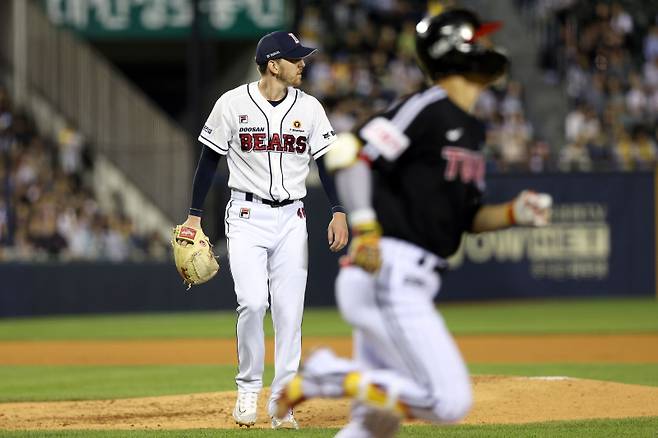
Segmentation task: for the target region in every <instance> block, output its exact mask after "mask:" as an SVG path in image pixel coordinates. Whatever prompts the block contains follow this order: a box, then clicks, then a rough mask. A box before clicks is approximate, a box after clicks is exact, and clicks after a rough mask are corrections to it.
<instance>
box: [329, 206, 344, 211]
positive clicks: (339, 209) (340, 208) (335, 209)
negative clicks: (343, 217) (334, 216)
mask: <svg viewBox="0 0 658 438" xmlns="http://www.w3.org/2000/svg"><path fill="white" fill-rule="evenodd" d="M331 212H332V213H345V207H343V206H342V205H334V206H333V207H331Z"/></svg>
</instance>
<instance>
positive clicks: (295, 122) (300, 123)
mask: <svg viewBox="0 0 658 438" xmlns="http://www.w3.org/2000/svg"><path fill="white" fill-rule="evenodd" d="M292 127H293V128H301V127H302V122H300V121H299V120H295V121H294V122H292Z"/></svg>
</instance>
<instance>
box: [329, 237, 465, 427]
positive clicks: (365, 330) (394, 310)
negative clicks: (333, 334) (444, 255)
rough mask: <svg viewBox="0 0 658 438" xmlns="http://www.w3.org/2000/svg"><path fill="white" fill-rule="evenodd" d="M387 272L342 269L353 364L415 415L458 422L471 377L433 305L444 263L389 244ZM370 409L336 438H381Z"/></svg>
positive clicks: (385, 241)
mask: <svg viewBox="0 0 658 438" xmlns="http://www.w3.org/2000/svg"><path fill="white" fill-rule="evenodd" d="M381 251H382V260H383V265H382V268H381V270H380V271H379V272H378V273H377V274H376V275H370V274H368V273H366V272H365V271H363V270H362V269H360V268H357V267H353V266H350V267H346V268H343V269H341V272H340V274H339V276H338V279H337V283H336V297H337V300H338V305H339V308H340V311H341V314H342V315H343V317H344V318H345V319H346V320H347V321H348V322H349V323H350V324H351V325H352V326H353V327H354V360H355V362H356V366H357V368H359V369H362V370H364V371H363V374H364V375H366V376H367V377H368V378H369V379H370V380H371V381H372V382H373V383H376V384H378V385H380V386H382V387H383V388H386V390H387V392H389V393H390V392H397V393H398V394H399V400H400V401H402V402H403V403H404V404H406V405H407V406H408V407H409V408H410V411H411V414H412V415H413V416H414V417H416V418H422V419H426V420H429V421H433V422H441V423H443V422H455V421H458V420H459V419H461V418H462V417H463V416H465V415H466V413H467V412H468V410H469V409H470V407H471V403H472V393H471V385H470V379H469V376H468V370H467V369H466V365H465V364H464V361H463V359H462V357H461V354H460V353H459V350H458V348H457V346H456V344H455V342H454V340H453V339H452V337H451V335H450V333H449V332H448V329H447V328H446V326H445V323H444V321H443V318H442V317H441V315H440V314H439V313H438V312H437V311H436V308H435V306H434V302H433V299H434V297H435V295H436V294H437V293H438V291H439V288H440V282H441V277H440V275H439V273H438V272H437V270H436V269H435V267H436V266H437V265H439V264H440V263H445V262H444V261H442V260H441V259H439V258H438V257H436V256H435V255H433V254H431V253H429V252H427V251H425V250H423V249H422V248H420V247H418V246H416V245H413V244H411V243H408V242H406V241H402V240H398V239H392V238H382V240H381ZM368 410H369V408H367V407H365V406H363V405H360V404H355V407H354V408H353V410H352V420H351V422H350V424H348V425H347V426H346V427H345V428H344V429H343V430H342V431H341V432H340V433H339V434H338V435H337V436H338V437H340V438H371V437H374V435H372V433H370V432H369V429H368V428H367V427H366V426H365V425H364V423H365V418H366V416H367V414H368Z"/></svg>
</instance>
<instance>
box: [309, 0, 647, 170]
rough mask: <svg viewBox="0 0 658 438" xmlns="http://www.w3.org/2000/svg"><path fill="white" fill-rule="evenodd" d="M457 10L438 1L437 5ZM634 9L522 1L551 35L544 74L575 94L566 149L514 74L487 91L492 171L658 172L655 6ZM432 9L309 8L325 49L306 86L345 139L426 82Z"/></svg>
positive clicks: (482, 108) (350, 4)
mask: <svg viewBox="0 0 658 438" xmlns="http://www.w3.org/2000/svg"><path fill="white" fill-rule="evenodd" d="M449 3H451V2H445V1H444V2H438V1H437V2H431V1H430V2H429V4H430V9H431V8H432V6H433V5H434V6H435V7H440V5H441V4H443V5H446V4H449ZM625 3H626V4H627V6H626V7H624V6H622V3H619V2H613V3H610V2H598V3H594V2H578V1H575V0H517V4H518V6H519V8H520V9H521V10H522V11H523V13H524V15H526V16H528V15H530V16H532V17H533V19H534V22H533V24H537V22H541V23H542V26H543V28H544V29H547V30H548V31H547V32H546V33H547V36H546V37H545V38H544V41H545V44H544V47H543V50H542V53H541V55H542V56H541V57H540V60H541V63H542V67H543V68H544V69H545V71H546V78H547V79H548V80H553V81H556V80H557V81H561V82H562V83H563V86H564V87H565V89H566V92H567V94H568V96H569V107H570V108H569V112H568V114H567V115H566V118H565V122H564V129H565V138H566V140H567V143H566V144H565V145H549V144H547V143H546V142H545V141H543V140H542V139H540V138H537V136H536V134H535V130H534V129H533V126H532V124H531V123H530V121H529V120H528V119H527V118H526V111H525V107H524V90H523V86H522V84H521V83H520V82H518V81H516V80H514V78H507V79H506V80H505V81H504V82H501V83H499V84H496V85H495V86H494V87H492V88H491V89H490V90H488V91H487V92H485V93H483V95H482V97H481V99H480V101H479V102H478V104H477V108H476V113H477V114H478V115H479V116H480V117H482V118H483V119H484V120H485V121H486V122H487V126H488V137H487V146H486V149H485V152H486V154H487V158H488V165H489V168H490V170H493V171H502V172H509V171H530V172H541V171H546V170H563V171H571V170H579V171H591V170H629V171H630V170H636V169H637V170H640V169H647V168H652V167H653V166H654V165H655V163H656V141H657V135H658V124H657V123H656V121H657V117H656V116H657V114H658V26H657V25H656V20H655V17H656V12H658V6H656V5H653V6H651V5H648V4H646V2H641V1H635V2H633V1H627V2H625ZM633 3H637V5H636V6H637V7H632V6H633ZM426 8H427V2H396V1H393V0H391V1H381V2H376V1H356V0H337V1H334V2H331V3H330V4H328V3H327V2H316V3H315V4H313V3H312V2H311V5H310V6H307V7H306V8H305V9H304V10H303V13H302V15H301V16H300V17H299V20H298V23H299V24H298V28H299V33H300V35H301V37H302V39H303V40H304V41H305V42H306V43H307V44H309V45H311V46H316V47H319V48H320V49H321V50H320V53H319V54H318V55H317V56H316V57H314V58H312V59H310V60H309V63H308V64H309V65H308V67H307V70H308V74H307V79H306V87H307V88H308V89H309V91H310V92H311V93H312V94H314V95H315V96H318V98H320V99H321V100H322V101H323V102H324V103H325V105H326V107H327V110H328V113H329V116H330V119H331V121H332V123H333V125H334V127H335V128H336V130H337V131H343V130H349V129H351V128H352V127H354V126H355V125H357V124H358V123H359V122H360V121H362V120H363V119H364V118H366V117H367V116H368V115H369V114H371V113H373V112H375V111H378V110H380V109H382V108H383V107H386V106H388V105H389V104H390V103H392V102H393V101H394V100H396V99H397V98H399V97H402V96H404V95H406V94H409V93H410V92H412V91H413V90H415V89H417V88H418V87H421V86H423V76H422V74H421V72H420V70H419V69H418V68H417V66H416V64H415V62H414V55H413V39H414V26H415V23H416V22H417V20H418V19H419V18H420V17H421V16H422V15H423V14H424V13H425V11H426ZM648 8H649V9H648ZM630 11H636V12H635V15H633V14H632V13H631V12H630ZM647 12H649V13H648V14H647ZM647 17H648V18H647ZM328 29H331V30H332V31H331V32H328V31H327V30H328Z"/></svg>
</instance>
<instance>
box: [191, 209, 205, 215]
mask: <svg viewBox="0 0 658 438" xmlns="http://www.w3.org/2000/svg"><path fill="white" fill-rule="evenodd" d="M190 216H198V217H201V216H203V210H201V209H200V208H190Z"/></svg>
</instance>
